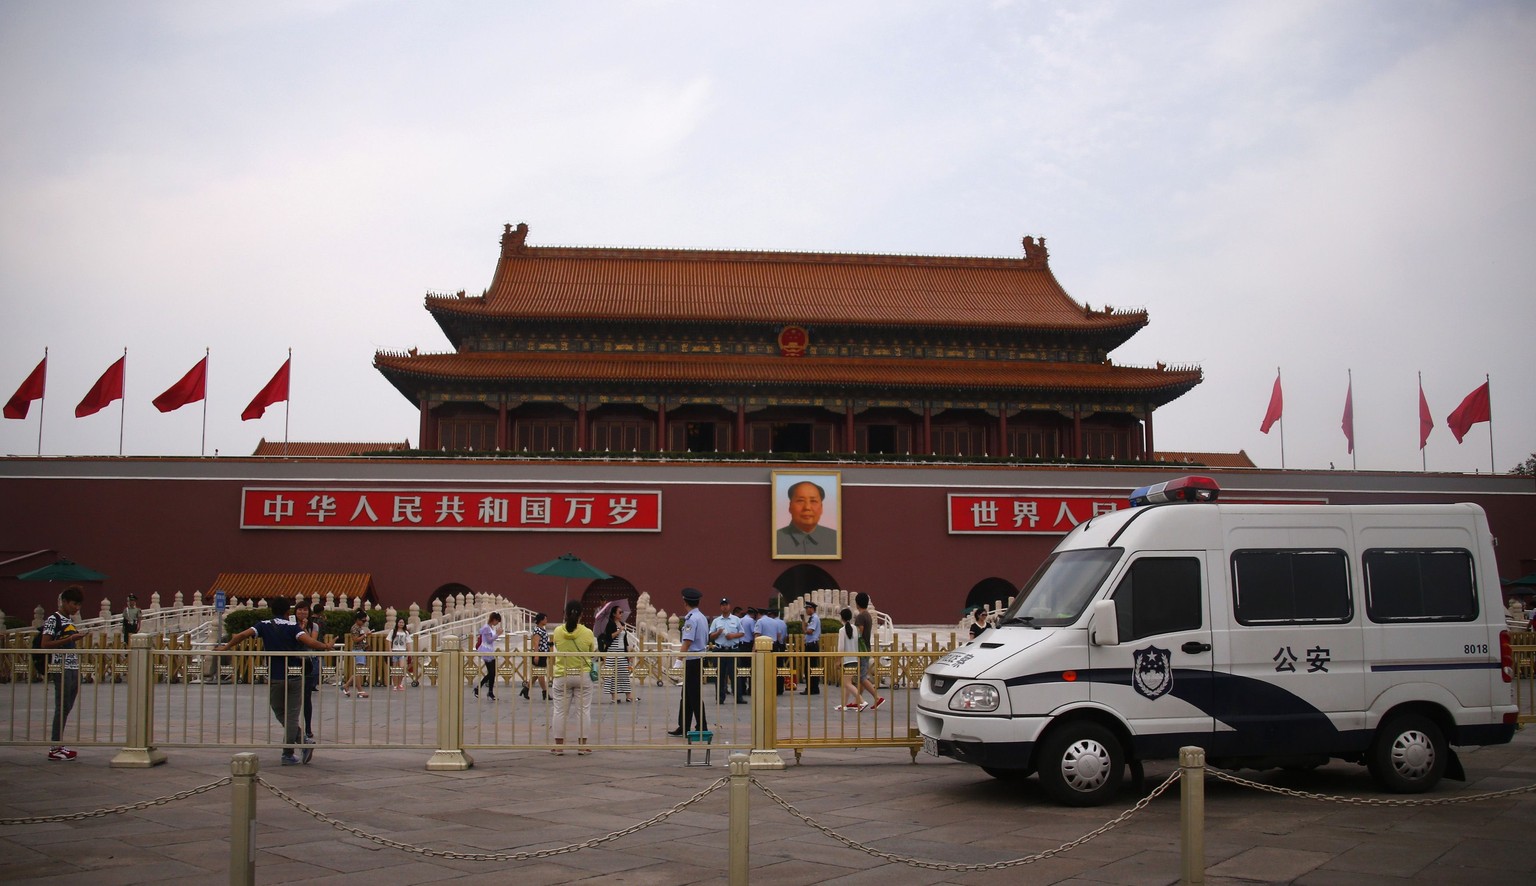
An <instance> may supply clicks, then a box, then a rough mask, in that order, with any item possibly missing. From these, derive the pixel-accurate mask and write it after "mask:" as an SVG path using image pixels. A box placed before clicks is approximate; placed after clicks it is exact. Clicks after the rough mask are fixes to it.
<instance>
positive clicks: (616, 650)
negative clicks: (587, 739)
mask: <svg viewBox="0 0 1536 886" xmlns="http://www.w3.org/2000/svg"><path fill="white" fill-rule="evenodd" d="M604 628H605V629H604V631H603V636H602V637H600V638H598V641H597V648H598V649H599V650H600V651H602V652H603V653H604V654H605V655H606V656H607V659H606V661H605V663H604V664H605V667H604V668H603V691H604V692H606V693H608V698H609V699H611V700H612V701H613V703H614V704H618V703H619V694H620V693H623V695H624V697H625V698H624V700H625V701H634V700H635V690H634V685H633V680H632V677H633V671H634V666H633V664H632V663H631V662H630V660H629V652H630V647H631V646H632V645H633V640H632V637H631V635H630V632H629V630H628V629H627V628H626V627H625V625H624V610H622V609H618V608H615V609H614V611H613V613H612V614H611V615H609V616H608V624H607V625H605V626H604Z"/></svg>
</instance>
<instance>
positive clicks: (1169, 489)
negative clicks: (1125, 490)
mask: <svg viewBox="0 0 1536 886" xmlns="http://www.w3.org/2000/svg"><path fill="white" fill-rule="evenodd" d="M1220 494H1221V487H1220V486H1217V485H1216V481H1215V480H1212V479H1211V478H1210V477H1180V478H1179V479H1177V480H1167V481H1164V482H1162V483H1154V484H1152V485H1151V486H1143V487H1141V488H1140V489H1138V490H1136V491H1135V492H1132V493H1131V507H1133V508H1139V507H1141V506H1142V505H1157V504H1163V503H1164V502H1170V501H1215V500H1216V496H1218V495H1220Z"/></svg>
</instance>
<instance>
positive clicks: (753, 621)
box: [736, 606, 757, 704]
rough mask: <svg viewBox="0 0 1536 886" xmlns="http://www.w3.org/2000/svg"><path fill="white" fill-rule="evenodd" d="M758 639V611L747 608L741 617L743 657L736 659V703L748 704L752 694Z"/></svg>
mask: <svg viewBox="0 0 1536 886" xmlns="http://www.w3.org/2000/svg"><path fill="white" fill-rule="evenodd" d="M756 639H757V609H756V608H754V607H751V606H748V607H747V614H746V615H743V616H742V617H741V648H742V651H743V655H742V656H741V657H740V658H738V659H736V703H737V704H746V703H747V697H748V696H750V695H751V694H752V656H751V654H750V653H751V652H752V643H753V641H755V640H756Z"/></svg>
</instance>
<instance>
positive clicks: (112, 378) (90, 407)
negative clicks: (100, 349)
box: [75, 354, 128, 418]
mask: <svg viewBox="0 0 1536 886" xmlns="http://www.w3.org/2000/svg"><path fill="white" fill-rule="evenodd" d="M127 362H128V355H127V354H124V355H123V356H121V357H118V358H117V362H116V363H113V364H112V365H111V366H108V367H107V371H106V372H103V373H102V374H101V378H98V379H96V384H94V385H91V389H90V390H89V391H86V392H85V399H84V400H81V401H80V405H79V406H76V407H75V418H85V417H86V416H87V415H95V414H96V413H98V412H100V411H102V410H103V409H106V408H107V406H108V405H110V404H111V403H112V401H114V400H121V399H123V369H124V366H125V364H126V363H127Z"/></svg>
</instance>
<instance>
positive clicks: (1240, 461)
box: [1149, 449, 1258, 468]
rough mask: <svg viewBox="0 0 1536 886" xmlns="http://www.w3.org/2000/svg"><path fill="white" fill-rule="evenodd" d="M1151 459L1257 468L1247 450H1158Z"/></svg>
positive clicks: (1155, 460)
mask: <svg viewBox="0 0 1536 886" xmlns="http://www.w3.org/2000/svg"><path fill="white" fill-rule="evenodd" d="M1149 461H1154V462H1157V461H1161V462H1168V463H1169V464H1188V465H1204V466H1205V467H1208V468H1256V467H1258V465H1256V464H1254V463H1253V459H1251V458H1249V457H1248V452H1247V450H1244V449H1239V450H1238V451H1237V452H1156V453H1153V454H1152V458H1151V459H1149Z"/></svg>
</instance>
